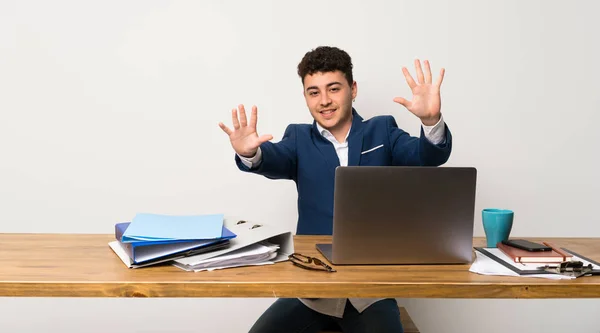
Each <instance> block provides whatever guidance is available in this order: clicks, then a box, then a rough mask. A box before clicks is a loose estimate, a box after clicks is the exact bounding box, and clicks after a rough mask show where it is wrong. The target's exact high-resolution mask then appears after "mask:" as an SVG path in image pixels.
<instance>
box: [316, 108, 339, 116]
mask: <svg viewBox="0 0 600 333" xmlns="http://www.w3.org/2000/svg"><path fill="white" fill-rule="evenodd" d="M334 112H335V109H328V110H322V111H319V113H320V114H322V115H330V114H332V113H334Z"/></svg>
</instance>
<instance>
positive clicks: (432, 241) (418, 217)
mask: <svg viewBox="0 0 600 333" xmlns="http://www.w3.org/2000/svg"><path fill="white" fill-rule="evenodd" d="M476 178H477V170H476V169H475V168H472V167H404V166H346V167H338V168H337V169H336V171H335V192H334V209H333V210H334V212H333V237H332V244H317V249H318V250H319V252H321V254H323V256H325V258H326V259H327V260H328V261H329V262H330V263H332V264H334V265H345V264H349V265H362V264H464V263H469V262H471V260H472V248H473V226H474V225H473V220H474V213H475V188H476Z"/></svg>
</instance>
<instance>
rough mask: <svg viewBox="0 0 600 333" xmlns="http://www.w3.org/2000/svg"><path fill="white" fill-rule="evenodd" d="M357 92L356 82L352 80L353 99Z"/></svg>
mask: <svg viewBox="0 0 600 333" xmlns="http://www.w3.org/2000/svg"><path fill="white" fill-rule="evenodd" d="M357 94H358V85H357V84H356V81H354V82H352V99H355V98H356V95H357Z"/></svg>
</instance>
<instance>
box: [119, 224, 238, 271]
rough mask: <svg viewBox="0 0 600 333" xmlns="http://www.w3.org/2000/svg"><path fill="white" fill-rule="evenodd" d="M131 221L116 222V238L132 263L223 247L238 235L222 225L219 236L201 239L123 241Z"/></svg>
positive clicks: (178, 256)
mask: <svg viewBox="0 0 600 333" xmlns="http://www.w3.org/2000/svg"><path fill="white" fill-rule="evenodd" d="M130 224H131V223H130V222H122V223H117V224H115V238H116V239H117V240H118V241H119V244H120V245H121V247H122V248H123V249H124V250H125V252H126V253H127V256H129V258H130V259H131V264H136V265H139V264H147V263H149V262H152V261H159V260H160V261H164V259H166V258H172V259H178V258H181V257H185V256H190V255H195V254H198V253H204V252H207V251H212V250H216V249H222V248H223V247H226V246H227V245H228V244H229V240H230V239H232V238H235V237H236V235H235V234H234V233H233V232H231V231H230V230H229V229H227V228H226V227H224V226H223V227H221V234H220V237H218V238H212V239H200V240H187V239H177V240H161V241H145V240H136V241H129V242H122V241H121V240H122V239H123V234H124V233H125V231H126V230H127V228H128V227H129V225H130Z"/></svg>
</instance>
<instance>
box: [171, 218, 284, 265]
mask: <svg viewBox="0 0 600 333" xmlns="http://www.w3.org/2000/svg"><path fill="white" fill-rule="evenodd" d="M225 228H227V229H228V230H231V232H233V233H234V234H235V235H236V237H235V238H234V239H231V240H230V241H229V245H228V246H227V248H224V249H216V250H213V251H210V252H204V253H199V254H195V255H191V256H186V257H183V258H178V259H175V260H174V261H173V265H174V266H175V267H178V268H181V269H184V270H186V271H194V272H198V271H203V270H211V271H212V270H215V269H222V268H231V267H240V266H250V265H269V264H273V263H276V262H280V261H286V260H288V256H289V255H290V254H292V253H293V252H294V241H293V236H292V233H291V232H290V231H289V230H283V229H281V228H278V227H275V226H269V225H264V224H260V223H255V222H251V221H245V220H237V219H227V220H225Z"/></svg>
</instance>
